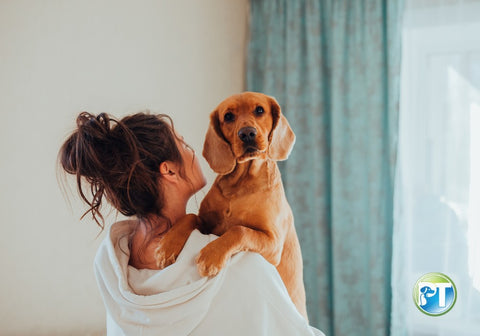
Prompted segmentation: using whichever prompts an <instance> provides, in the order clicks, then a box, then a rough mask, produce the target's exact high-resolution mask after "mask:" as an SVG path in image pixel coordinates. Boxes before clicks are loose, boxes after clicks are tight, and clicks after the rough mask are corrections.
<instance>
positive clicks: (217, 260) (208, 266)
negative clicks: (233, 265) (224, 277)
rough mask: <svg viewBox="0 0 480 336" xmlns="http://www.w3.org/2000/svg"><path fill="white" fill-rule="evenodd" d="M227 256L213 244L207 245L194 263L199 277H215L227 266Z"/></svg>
mask: <svg viewBox="0 0 480 336" xmlns="http://www.w3.org/2000/svg"><path fill="white" fill-rule="evenodd" d="M227 260H228V255H227V254H226V253H224V252H222V251H221V250H220V249H218V248H217V247H216V246H215V244H212V243H210V244H208V245H207V246H205V247H204V248H203V249H201V250H200V252H199V253H198V256H197V258H196V259H195V262H196V263H197V269H198V273H199V274H200V275H201V276H205V277H208V276H215V275H217V274H218V272H220V270H221V269H222V268H224V267H225V265H226V264H227Z"/></svg>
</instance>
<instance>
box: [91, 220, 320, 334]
mask: <svg viewBox="0 0 480 336" xmlns="http://www.w3.org/2000/svg"><path fill="white" fill-rule="evenodd" d="M133 225H134V222H133V221H122V222H118V223H115V224H114V225H112V227H111V228H110V230H109V234H108V236H107V237H106V238H105V239H104V241H103V242H102V244H101V245H100V247H99V249H98V252H97V256H96V258H95V275H96V278H97V282H98V285H99V288H100V292H101V295H102V297H103V301H104V304H105V307H106V312H107V334H108V335H110V336H112V335H115V336H116V335H134V336H138V335H175V336H181V335H206V336H215V335H222V336H223V335H229V336H236V335H238V336H240V335H241V336H245V335H248V336H255V335H265V336H266V335H275V336H282V335H284V336H294V335H299V336H303V335H308V336H313V335H323V334H322V333H321V332H320V331H319V330H317V329H315V328H313V327H310V326H309V325H308V323H307V322H306V321H305V319H304V318H303V317H302V316H301V315H300V313H298V311H297V310H296V308H295V306H294V304H293V302H292V301H291V299H290V297H289V295H288V293H287V290H286V288H285V286H284V284H283V282H282V280H281V278H280V275H279V274H278V272H277V270H276V269H275V267H273V266H272V265H271V264H270V263H268V262H267V261H266V260H265V259H264V258H263V257H262V256H260V255H259V254H256V253H249V252H242V253H238V254H236V255H234V256H233V257H232V258H231V260H230V261H229V262H228V264H227V266H226V267H225V268H224V269H223V270H222V271H220V273H219V274H218V275H217V276H215V277H208V278H207V277H200V275H199V274H198V272H197V267H196V265H195V261H194V260H195V257H196V255H197V254H198V252H199V251H200V250H201V249H202V248H203V247H204V246H205V245H207V244H208V243H209V242H211V241H213V240H215V239H216V238H217V236H214V235H203V234H201V233H200V232H199V231H197V230H195V231H193V232H192V234H191V235H190V237H189V239H188V241H187V243H186V244H185V247H184V248H183V250H182V252H181V253H180V255H179V256H178V259H177V261H176V262H175V263H174V264H173V265H170V266H168V267H167V268H165V269H163V270H160V271H158V270H137V269H135V268H134V267H132V266H129V265H128V260H129V249H128V234H129V233H130V232H131V230H132V229H133Z"/></svg>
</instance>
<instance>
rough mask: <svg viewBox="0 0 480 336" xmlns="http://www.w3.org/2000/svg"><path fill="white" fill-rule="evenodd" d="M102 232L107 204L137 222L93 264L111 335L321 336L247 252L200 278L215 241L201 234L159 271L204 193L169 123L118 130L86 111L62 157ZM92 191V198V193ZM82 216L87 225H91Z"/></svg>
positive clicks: (136, 118) (126, 224)
mask: <svg viewBox="0 0 480 336" xmlns="http://www.w3.org/2000/svg"><path fill="white" fill-rule="evenodd" d="M59 160H60V164H61V166H62V168H63V169H64V170H65V171H66V172H67V173H69V174H72V175H75V176H76V179H77V186H78V191H79V194H80V196H81V198H82V199H83V200H84V201H85V202H86V203H87V204H88V206H89V209H88V211H87V212H86V213H85V215H86V214H88V213H91V215H92V216H93V218H94V219H95V220H96V222H97V223H98V225H99V226H100V227H101V228H102V229H103V228H104V222H103V217H102V214H101V212H100V208H101V205H102V202H103V199H104V198H105V199H106V200H107V201H108V202H109V203H111V204H112V205H113V206H114V207H115V208H116V209H117V210H118V211H120V212H121V213H122V214H124V215H126V216H129V217H131V218H132V219H130V220H126V221H121V222H117V223H115V224H113V225H112V226H111V227H110V229H109V235H108V236H107V237H106V238H105V240H104V241H103V242H102V244H101V246H100V248H99V250H98V252H97V256H96V258H95V272H96V276H97V281H98V285H99V288H100V292H101V294H102V297H103V300H104V303H105V307H106V310H107V332H108V335H288V336H291V335H322V333H321V332H319V331H318V330H316V329H314V328H311V327H309V326H308V323H307V322H306V321H305V319H304V318H303V317H302V316H301V315H300V314H299V313H298V312H297V310H296V308H295V306H294V305H293V303H292V301H291V300H290V297H289V295H288V293H287V291H286V289H285V286H284V285H283V282H282V280H281V279H280V276H279V275H278V273H277V272H276V270H275V268H274V267H273V266H272V265H271V264H269V263H268V262H266V261H265V260H264V259H263V258H262V257H261V256H260V255H258V254H254V253H239V254H237V255H235V256H234V257H233V258H232V259H231V260H230V261H229V264H228V265H227V267H225V268H224V269H223V270H222V271H221V272H220V273H219V274H218V275H217V276H215V277H212V278H202V277H200V275H199V274H198V272H197V269H196V265H195V262H194V260H195V257H196V255H197V253H198V252H199V251H200V250H201V249H202V248H203V247H204V246H205V245H207V244H208V243H209V242H210V241H212V240H214V239H215V238H216V236H214V235H203V234H201V233H200V232H199V231H198V230H194V231H193V232H192V234H191V235H190V237H189V239H188V241H187V242H186V244H185V246H184V248H183V250H182V252H181V253H180V255H179V256H178V258H177V260H176V262H175V263H174V264H172V265H170V266H168V267H166V268H165V269H162V270H159V269H158V267H157V265H156V262H155V258H154V251H155V248H156V247H157V243H158V240H159V238H160V237H162V235H163V234H165V233H166V232H167V231H168V230H169V229H170V228H171V227H172V226H174V225H175V223H178V222H179V221H184V220H192V219H194V218H195V217H194V215H187V214H186V205H187V202H188V200H189V199H190V197H191V196H192V195H194V194H195V193H196V192H197V191H198V190H200V189H201V188H203V187H204V186H205V184H206V180H205V177H204V175H203V173H202V171H201V169H200V165H199V163H198V159H197V157H196V156H195V153H194V152H193V150H192V149H191V148H190V147H189V146H188V145H187V144H186V143H185V142H184V140H183V138H182V137H180V136H179V135H178V134H177V133H176V132H175V130H174V128H173V124H172V122H171V119H170V118H169V117H168V116H166V115H150V114H146V113H137V114H134V115H131V116H127V117H125V118H123V119H121V120H119V121H117V120H115V119H113V118H111V117H110V116H108V115H107V114H105V113H102V114H99V115H98V116H94V115H92V114H90V113H87V112H82V113H81V114H80V115H79V116H78V118H77V129H76V130H75V131H74V132H73V134H72V135H71V136H70V137H69V138H68V139H67V140H66V141H65V143H64V144H63V146H62V148H61V149H60V153H59ZM84 182H87V183H88V185H89V186H88V187H89V188H88V189H89V190H90V191H91V195H89V196H91V199H90V197H89V196H87V195H86V194H85V185H84V184H83V183H84ZM85 215H84V216H85Z"/></svg>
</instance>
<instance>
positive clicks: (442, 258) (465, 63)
mask: <svg viewBox="0 0 480 336" xmlns="http://www.w3.org/2000/svg"><path fill="white" fill-rule="evenodd" d="M401 85H402V88H401V92H402V93H401V99H400V100H401V103H400V104H401V106H400V121H399V122H400V134H399V152H398V169H397V177H396V195H395V208H396V210H395V234H394V257H393V276H392V278H393V304H392V310H393V316H392V335H405V334H407V335H415V336H417V335H418V336H420V335H422V336H427V335H439V336H446V335H455V336H462V335H464V336H467V335H468V336H470V335H472V336H473V335H477V336H478V335H480V1H471V0H470V1H467V0H464V1H451V0H450V1H437V2H434V1H425V0H422V1H419V0H416V1H415V0H413V1H410V2H408V1H407V5H406V12H405V17H404V31H403V60H402V84H401ZM429 272H442V273H445V274H446V275H448V276H449V277H450V278H451V279H452V280H453V281H454V283H455V285H456V287H457V301H456V304H455V306H454V308H453V309H452V310H451V311H450V312H448V313H447V314H445V315H443V316H439V317H430V316H427V315H425V314H423V313H421V312H420V311H419V310H418V309H417V308H416V307H415V305H414V304H413V298H412V292H413V287H414V285H415V283H416V281H417V279H418V278H420V277H421V276H422V275H423V274H425V273H429Z"/></svg>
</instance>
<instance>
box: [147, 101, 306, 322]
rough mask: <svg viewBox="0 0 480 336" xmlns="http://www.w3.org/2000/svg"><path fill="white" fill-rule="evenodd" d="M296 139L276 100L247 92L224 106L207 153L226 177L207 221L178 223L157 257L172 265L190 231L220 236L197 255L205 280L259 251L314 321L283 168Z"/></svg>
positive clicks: (208, 206) (203, 212)
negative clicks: (239, 255) (235, 260)
mask: <svg viewBox="0 0 480 336" xmlns="http://www.w3.org/2000/svg"><path fill="white" fill-rule="evenodd" d="M294 142H295V135H294V133H293V131H292V130H291V128H290V126H289V124H288V121H287V120H286V119H285V117H284V116H283V115H282V113H281V110H280V106H279V105H278V103H277V102H276V101H275V100H274V99H273V98H271V97H269V96H266V95H264V94H261V93H254V92H244V93H241V94H238V95H234V96H231V97H229V98H227V99H226V100H224V101H223V102H222V103H220V105H219V106H218V107H217V108H216V109H215V110H214V111H213V112H212V113H211V115H210V126H209V129H208V131H207V135H206V138H205V144H204V148H203V155H204V157H205V158H206V160H207V162H208V163H209V165H210V167H211V168H212V169H213V170H214V171H215V172H216V173H218V174H219V175H218V177H217V179H216V180H215V182H214V184H213V186H212V188H211V189H210V191H209V192H208V193H207V195H206V196H205V198H204V200H203V201H202V203H201V205H200V210H199V217H200V221H198V220H191V221H184V225H174V227H173V228H172V229H171V230H170V231H169V232H168V233H167V234H166V235H165V237H164V239H162V241H163V242H164V243H163V244H161V246H160V247H159V248H158V249H157V252H156V259H157V262H158V265H159V267H165V266H166V265H168V264H170V263H171V262H173V261H174V260H175V259H176V255H177V254H178V253H179V252H180V250H181V248H182V247H183V244H184V242H185V240H186V239H187V238H188V234H189V232H190V231H191V230H192V229H193V228H194V227H195V226H196V225H197V226H200V228H201V231H202V232H206V233H213V234H216V235H218V236H220V237H219V238H218V239H216V240H214V241H212V242H211V243H210V244H208V245H207V246H205V247H204V248H203V249H202V250H201V251H200V253H199V255H198V257H197V260H196V261H197V266H198V270H199V273H200V274H201V275H203V276H213V275H216V274H217V273H218V272H219V271H220V270H221V269H222V268H223V267H224V266H225V264H226V262H227V260H228V259H229V258H230V257H231V256H232V255H233V254H235V253H237V252H240V251H253V252H258V253H260V254H261V255H262V256H263V257H264V258H265V259H266V260H267V261H269V262H270V263H271V264H273V265H274V266H276V268H277V270H278V272H279V274H280V276H281V277H282V279H283V282H284V283H285V286H286V288H287V290H288V293H289V294H290V297H291V298H292V301H293V302H294V303H295V305H296V307H297V309H298V310H299V312H300V313H301V314H302V315H303V316H305V318H307V311H306V304H305V288H304V285H303V263H302V255H301V251H300V245H299V242H298V238H297V234H296V231H295V227H294V224H293V215H292V211H291V209H290V206H289V204H288V203H287V199H286V197H285V192H284V190H283V185H282V180H281V177H280V171H279V170H278V167H277V164H276V161H278V160H285V159H286V158H287V157H288V155H289V154H290V151H291V149H292V147H293V144H294ZM195 221H196V222H195ZM189 223H190V224H189ZM173 236H175V237H173ZM180 245H181V246H180Z"/></svg>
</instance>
